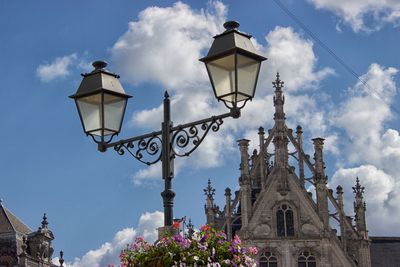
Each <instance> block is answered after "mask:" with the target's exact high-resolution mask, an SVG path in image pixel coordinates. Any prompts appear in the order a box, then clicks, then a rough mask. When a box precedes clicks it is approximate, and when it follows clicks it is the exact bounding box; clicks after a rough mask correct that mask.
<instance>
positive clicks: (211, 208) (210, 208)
mask: <svg viewBox="0 0 400 267" xmlns="http://www.w3.org/2000/svg"><path fill="white" fill-rule="evenodd" d="M203 191H204V194H205V195H206V197H207V199H206V201H207V202H206V204H205V205H204V210H205V213H206V215H207V224H210V225H214V219H215V212H216V210H217V207H216V206H215V205H214V195H215V189H214V188H213V187H212V185H211V180H210V179H208V185H207V187H206V189H203Z"/></svg>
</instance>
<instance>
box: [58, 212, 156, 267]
mask: <svg viewBox="0 0 400 267" xmlns="http://www.w3.org/2000/svg"><path fill="white" fill-rule="evenodd" d="M163 222H164V214H163V213H162V212H160V211H155V212H153V213H150V212H146V213H144V214H142V215H141V216H140V219H139V224H138V227H137V228H136V229H134V228H125V229H122V230H121V231H118V232H117V233H116V234H115V236H114V238H113V240H112V241H111V242H106V243H104V244H103V245H101V246H100V247H99V248H97V249H93V250H90V251H88V252H87V253H86V254H85V255H83V256H82V257H81V258H75V259H74V261H73V262H67V263H65V264H64V266H66V267H87V266H98V267H100V266H109V265H111V264H118V263H119V254H120V252H121V250H122V249H124V248H125V247H126V245H127V244H130V243H132V241H133V240H134V238H135V237H138V236H143V237H144V238H145V240H146V241H148V242H154V241H156V240H157V237H158V236H157V235H158V232H157V228H158V227H161V226H162V225H163ZM54 260H57V259H54ZM56 263H58V262H56ZM116 266H117V265H116Z"/></svg>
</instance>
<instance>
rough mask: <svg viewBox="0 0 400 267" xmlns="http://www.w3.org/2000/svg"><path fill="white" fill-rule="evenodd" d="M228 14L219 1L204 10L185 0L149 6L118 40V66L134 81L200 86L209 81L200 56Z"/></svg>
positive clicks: (115, 55)
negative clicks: (190, 5) (161, 5)
mask: <svg viewBox="0 0 400 267" xmlns="http://www.w3.org/2000/svg"><path fill="white" fill-rule="evenodd" d="M225 14H226V7H225V6H224V5H223V4H222V3H221V2H218V1H211V2H210V4H209V8H208V9H206V10H203V9H202V10H200V11H196V10H192V9H191V8H190V7H189V6H188V5H186V4H184V3H182V2H177V3H175V4H174V5H173V6H172V7H165V8H162V7H149V8H146V9H145V10H143V11H142V12H140V14H139V20H138V21H135V22H130V23H129V29H128V31H127V32H126V33H125V34H124V35H123V36H121V37H120V38H119V40H118V41H117V42H116V43H115V44H114V46H113V48H112V50H111V52H112V60H113V62H114V66H115V67H116V69H117V71H118V72H119V73H120V74H121V76H122V77H123V78H124V79H125V80H128V81H129V82H132V83H138V82H142V81H154V82H157V83H160V84H162V85H163V86H166V87H167V88H169V89H171V88H172V89H174V90H179V88H182V87H184V88H185V87H188V86H190V85H193V86H197V85H198V83H203V82H204V81H207V77H206V73H205V71H204V66H203V63H201V62H199V61H198V59H199V58H200V57H201V53H202V51H203V50H204V49H208V47H209V46H210V44H211V41H212V37H213V36H214V35H215V34H217V33H219V32H221V31H222V29H221V27H222V24H223V22H224V20H225Z"/></svg>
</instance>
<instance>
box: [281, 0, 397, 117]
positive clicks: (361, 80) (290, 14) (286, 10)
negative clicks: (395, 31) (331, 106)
mask: <svg viewBox="0 0 400 267" xmlns="http://www.w3.org/2000/svg"><path fill="white" fill-rule="evenodd" d="M274 2H275V4H277V5H278V7H279V8H280V9H282V10H283V11H284V12H285V13H286V14H287V15H288V16H289V17H290V18H291V19H293V20H294V21H295V22H296V23H297V24H298V25H299V26H300V27H301V28H302V29H303V30H304V31H305V32H306V33H307V34H308V35H310V36H311V38H313V39H314V40H315V41H316V42H317V43H318V44H319V45H320V46H321V47H322V48H324V49H325V50H326V51H327V52H328V53H329V54H330V55H331V56H332V57H333V58H334V59H335V60H336V61H337V62H339V64H340V65H342V66H343V67H344V68H345V69H346V70H347V71H348V72H350V74H351V75H353V76H354V77H355V78H356V79H357V80H358V81H359V82H361V83H362V84H363V85H364V86H365V87H366V88H367V89H368V94H370V92H371V91H373V92H375V95H376V97H377V98H378V99H379V100H381V101H382V102H383V103H385V104H387V103H386V101H384V100H383V99H382V98H381V97H380V95H379V93H378V92H377V90H375V89H373V88H371V87H369V85H368V84H367V82H366V81H364V80H363V79H361V78H360V75H358V73H357V72H355V71H354V70H353V69H352V68H351V67H350V66H349V65H348V64H347V63H346V62H345V61H344V60H343V59H341V58H340V57H339V56H338V55H336V53H335V52H333V50H332V49H330V48H329V47H328V46H327V45H326V44H325V43H324V42H323V41H321V39H319V38H318V36H317V35H315V34H314V33H313V32H312V31H311V30H310V29H309V28H308V27H307V26H306V25H305V24H304V23H303V22H302V21H301V20H300V19H299V18H297V17H296V15H294V14H293V13H292V12H291V11H290V10H289V9H288V8H287V7H286V6H285V5H283V4H282V3H281V1H280V0H274ZM389 108H392V109H393V110H394V111H396V113H397V114H399V115H400V111H399V110H397V109H396V108H395V107H394V106H391V105H389Z"/></svg>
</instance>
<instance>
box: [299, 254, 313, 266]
mask: <svg viewBox="0 0 400 267" xmlns="http://www.w3.org/2000/svg"><path fill="white" fill-rule="evenodd" d="M297 262H298V265H297V266H298V267H317V261H316V259H315V256H314V255H312V254H311V253H310V251H303V252H302V253H301V254H300V256H299V258H298V260H297Z"/></svg>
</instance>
